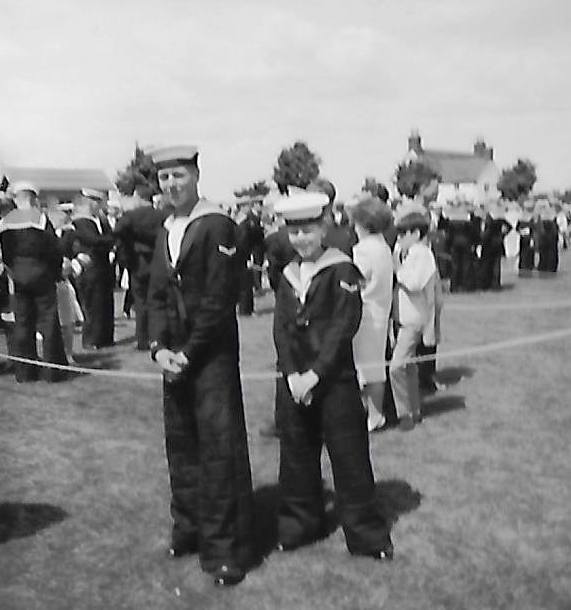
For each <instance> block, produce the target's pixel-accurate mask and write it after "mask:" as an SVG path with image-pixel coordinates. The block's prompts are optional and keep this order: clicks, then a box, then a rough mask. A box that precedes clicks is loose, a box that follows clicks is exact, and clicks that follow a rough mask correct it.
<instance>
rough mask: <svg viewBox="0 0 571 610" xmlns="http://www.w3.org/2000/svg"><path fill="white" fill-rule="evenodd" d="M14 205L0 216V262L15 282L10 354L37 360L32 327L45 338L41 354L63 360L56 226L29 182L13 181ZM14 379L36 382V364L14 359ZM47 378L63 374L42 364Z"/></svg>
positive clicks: (60, 262) (59, 376) (54, 360)
mask: <svg viewBox="0 0 571 610" xmlns="http://www.w3.org/2000/svg"><path fill="white" fill-rule="evenodd" d="M11 190H12V192H13V194H14V202H15V204H16V209H15V210H12V211H11V212H9V213H8V214H7V215H6V216H5V217H4V218H3V219H2V220H1V221H0V247H1V250H2V261H3V263H4V265H5V267H6V269H7V271H8V273H9V275H10V277H11V279H12V282H13V284H14V303H15V311H14V314H15V324H14V332H13V348H14V355H15V356H20V357H22V358H29V359H31V360H37V359H38V354H37V351H36V332H39V333H40V334H41V335H42V338H43V345H44V353H43V358H44V360H45V361H47V362H52V363H54V364H64V365H65V364H67V359H66V356H65V351H64V345H63V339H62V334H61V328H60V324H59V319H58V312H57V303H56V282H57V281H58V280H59V279H61V268H62V260H63V259H62V254H61V250H60V246H59V242H58V238H57V236H56V234H55V231H54V228H53V226H52V225H51V223H50V221H49V220H48V218H47V216H46V215H45V214H44V213H43V212H42V211H41V210H40V209H39V207H38V205H37V196H38V190H37V188H36V187H35V186H34V185H33V184H31V183H28V182H19V183H16V184H14V185H13V186H12V189H11ZM15 372H16V380H17V381H19V382H25V381H34V380H36V379H37V378H38V374H39V369H38V367H36V366H34V365H30V364H23V363H16V365H15ZM45 376H46V379H47V380H48V381H59V380H60V379H62V378H63V377H64V375H63V374H62V373H61V372H60V371H57V370H54V369H46V370H45Z"/></svg>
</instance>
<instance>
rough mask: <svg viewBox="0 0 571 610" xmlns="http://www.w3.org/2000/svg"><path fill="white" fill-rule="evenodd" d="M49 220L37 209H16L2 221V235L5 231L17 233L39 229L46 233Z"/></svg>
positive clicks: (0, 224)
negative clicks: (18, 231)
mask: <svg viewBox="0 0 571 610" xmlns="http://www.w3.org/2000/svg"><path fill="white" fill-rule="evenodd" d="M47 224H48V218H47V216H46V215H45V214H44V213H43V212H40V210H38V209H37V208H29V209H26V210H20V209H18V208H16V209H15V210H12V211H11V212H9V213H8V214H7V215H6V216H5V217H4V218H3V219H2V220H0V233H1V232H3V231H17V230H19V229H38V230H39V231H44V230H45V228H46V226H47Z"/></svg>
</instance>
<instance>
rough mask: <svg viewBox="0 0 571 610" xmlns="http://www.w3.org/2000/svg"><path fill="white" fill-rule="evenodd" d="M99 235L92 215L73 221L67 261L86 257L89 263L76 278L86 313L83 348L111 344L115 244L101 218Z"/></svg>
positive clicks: (77, 217) (109, 229)
mask: <svg viewBox="0 0 571 610" xmlns="http://www.w3.org/2000/svg"><path fill="white" fill-rule="evenodd" d="M99 220H100V223H101V232H99V228H98V226H97V223H96V221H95V217H92V216H76V217H75V218H74V219H73V226H74V229H75V231H74V232H73V234H72V235H73V250H72V252H71V253H70V258H73V257H74V256H76V255H77V254H79V253H85V254H88V255H89V257H90V259H91V262H90V264H89V265H88V266H87V267H86V268H85V270H84V271H83V273H82V274H81V276H80V277H79V299H80V301H81V307H82V309H83V313H84V314H85V322H84V324H83V337H82V343H83V346H84V347H91V346H95V347H106V346H110V345H113V334H114V325H115V320H114V305H113V286H114V283H115V277H114V271H113V265H112V264H111V262H110V261H109V252H110V251H111V249H112V248H113V246H114V245H115V239H114V237H113V233H112V232H111V227H110V226H109V224H108V223H107V221H106V220H104V219H102V218H100V219H99Z"/></svg>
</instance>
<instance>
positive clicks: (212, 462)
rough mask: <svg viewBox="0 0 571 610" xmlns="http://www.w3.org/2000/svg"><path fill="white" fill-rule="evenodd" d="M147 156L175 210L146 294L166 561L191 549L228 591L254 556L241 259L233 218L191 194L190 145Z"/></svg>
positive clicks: (195, 172)
mask: <svg viewBox="0 0 571 610" xmlns="http://www.w3.org/2000/svg"><path fill="white" fill-rule="evenodd" d="M150 154H151V156H152V158H153V161H154V162H155V164H156V166H157V170H158V171H157V176H158V181H159V186H160V188H161V190H162V191H163V193H166V194H167V195H168V197H169V200H170V203H171V204H172V206H173V209H174V212H173V213H172V214H171V215H170V216H169V217H168V218H167V219H166V221H165V222H164V226H163V227H162V228H161V230H160V231H159V234H158V237H157V241H156V246H155V254H154V258H153V262H152V265H151V278H150V283H149V293H148V296H149V298H148V307H149V338H150V340H151V344H150V347H151V356H152V358H153V359H154V360H155V361H156V362H157V364H158V365H159V366H160V367H161V369H162V371H163V375H164V379H165V384H164V394H163V403H164V417H165V436H166V450H167V459H168V464H169V472H170V475H171V493H172V500H171V514H172V517H173V522H174V523H173V528H172V536H171V547H170V554H171V556H172V557H179V556H181V555H185V554H188V553H192V552H198V553H199V556H200V565H201V567H202V569H203V570H205V571H207V572H209V573H211V574H212V575H213V577H214V582H215V584H216V585H222V586H226V585H234V584H237V583H238V582H240V581H241V580H243V579H244V576H245V571H246V569H247V568H248V567H249V565H250V562H251V559H252V550H253V547H252V543H253V530H252V518H253V514H252V482H251V476H250V463H249V457H248V444H247V437H246V428H245V423H244V407H243V403H242V388H241V382H240V370H239V363H238V355H239V349H238V325H237V320H236V302H237V296H238V290H239V286H238V282H239V268H240V265H241V262H242V254H241V252H240V251H239V248H238V242H237V236H236V224H235V223H234V221H233V220H232V219H231V218H229V217H228V216H227V214H226V213H225V211H224V210H223V209H222V208H221V207H220V206H218V205H214V204H212V203H210V202H209V201H207V200H206V199H202V198H200V197H199V194H198V180H199V177H200V171H199V167H198V150H197V149H196V147H194V146H176V147H169V148H162V149H155V150H152V151H151V152H150ZM199 439H200V441H199Z"/></svg>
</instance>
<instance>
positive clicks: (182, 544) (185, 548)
mask: <svg viewBox="0 0 571 610" xmlns="http://www.w3.org/2000/svg"><path fill="white" fill-rule="evenodd" d="M197 552H198V541H197V539H196V537H194V536H189V537H186V538H185V537H180V539H174V540H172V542H171V545H170V547H169V550H168V555H169V557H170V558H171V559H178V558H179V557H184V556H185V555H192V554H194V553H197Z"/></svg>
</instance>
